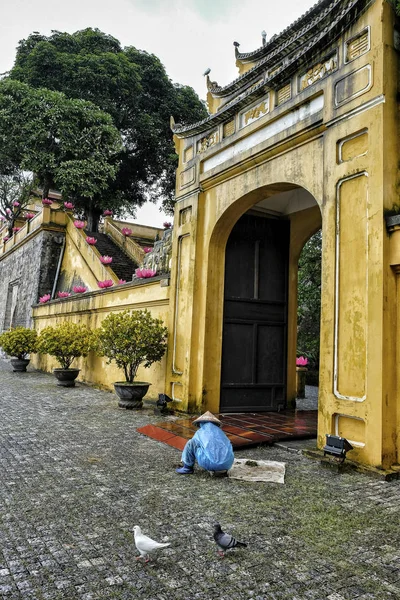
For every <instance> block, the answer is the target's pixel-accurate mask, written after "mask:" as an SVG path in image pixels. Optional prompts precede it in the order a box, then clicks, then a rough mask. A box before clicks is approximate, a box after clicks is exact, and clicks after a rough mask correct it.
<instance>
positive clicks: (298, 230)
mask: <svg viewBox="0 0 400 600" xmlns="http://www.w3.org/2000/svg"><path fill="white" fill-rule="evenodd" d="M260 197H262V200H260V199H259V198H260ZM251 200H252V201H253V204H252V205H250V208H248V204H249V201H251ZM254 200H258V201H256V202H254ZM238 207H240V208H241V210H242V216H241V217H238V219H237V220H236V222H235V223H233V224H232V215H235V217H236V214H237V209H238ZM244 207H246V208H247V210H244V211H243V208H244ZM247 217H249V218H252V219H253V220H254V219H255V220H256V222H257V219H259V220H260V225H261V223H263V222H264V223H263V224H262V230H260V231H258V233H257V235H256V237H257V240H252V241H251V242H250V244H246V246H248V248H247V249H248V250H249V251H251V250H250V247H253V241H254V242H255V243H254V248H255V251H256V252H257V253H258V258H257V257H254V258H255V261H258V264H254V263H253V265H252V264H248V262H249V261H248V257H247V258H245V260H244V263H243V265H245V264H246V262H247V264H248V269H249V270H250V271H252V274H251V277H253V274H254V269H257V268H258V269H259V277H261V276H262V277H264V278H266V279H265V281H264V282H262V281H261V280H260V279H259V281H258V282H257V284H256V285H257V287H258V293H257V291H256V295H258V297H259V302H257V301H256V299H255V298H254V297H253V298H247V299H246V298H245V296H246V291H245V290H246V286H247V285H249V286H250V288H251V287H252V283H251V281H249V277H248V273H247V276H246V277H245V279H246V280H247V283H245V284H244V288H243V286H242V290H243V293H242V294H241V295H242V298H238V300H237V301H236V302H235V300H236V298H235V293H234V292H233V293H231V292H228V293H227V290H226V251H227V249H228V251H229V240H230V239H231V238H232V232H233V233H235V228H237V226H238V224H240V222H241V221H242V220H243V219H244V218H247ZM227 222H229V223H230V228H229V229H228V227H227ZM265 227H266V229H265ZM320 227H321V212H320V209H319V207H318V204H317V202H316V200H315V199H314V198H313V196H312V195H311V194H310V193H309V192H308V191H307V190H306V189H305V188H303V187H299V186H295V185H294V184H291V183H279V184H274V185H270V186H263V188H261V189H258V190H254V191H253V193H251V194H250V195H248V196H247V197H246V198H240V199H238V201H237V206H236V207H234V206H232V205H231V210H229V211H227V213H226V214H225V215H224V216H223V217H222V218H221V220H220V221H219V222H218V223H217V224H216V226H215V230H214V233H213V235H212V236H211V240H210V246H209V249H210V260H209V266H210V270H211V273H210V279H214V280H215V275H216V273H218V274H219V275H218V277H219V279H220V281H219V282H218V284H217V285H216V287H214V288H213V291H212V292H211V286H209V289H208V291H209V293H208V294H207V308H206V321H207V322H208V323H213V326H212V327H211V328H210V329H209V331H212V332H213V335H207V336H206V338H205V342H204V355H205V361H204V366H205V371H204V380H203V382H204V389H205V390H206V391H210V390H214V393H213V395H212V409H213V410H222V409H228V410H230V411H235V410H241V411H243V410H244V411H246V410H280V409H283V408H285V407H287V406H288V405H290V403H291V401H292V400H293V399H294V398H295V395H296V381H295V377H296V374H295V357H296V337H297V334H296V328H297V262H298V257H299V254H300V252H301V249H302V247H303V245H304V243H305V241H306V240H307V239H308V238H309V237H310V236H311V235H312V234H313V233H314V232H315V231H317V230H318V229H319V228H320ZM274 229H275V230H279V231H282V232H283V231H284V230H286V232H287V233H286V235H287V240H286V241H285V244H284V245H282V243H279V242H278V245H279V246H280V248H281V252H280V256H281V257H282V259H283V260H284V261H285V267H284V268H285V274H284V277H283V278H281V280H280V285H284V289H283V288H281V294H282V295H283V296H284V297H285V301H284V306H282V305H281V302H282V301H283V299H282V298H281V299H279V300H278V299H277V298H276V296H275V294H274V293H273V294H272V295H271V293H270V292H269V291H268V290H269V289H270V287H269V286H270V285H272V286H274V285H276V284H277V283H278V282H277V281H275V282H272V281H268V280H267V279H268V277H271V276H272V277H276V276H277V272H276V270H274V269H272V270H271V269H270V268H268V267H266V268H265V269H262V268H261V267H262V265H261V264H260V258H261V261H264V262H265V261H266V260H268V258H267V256H266V255H265V252H271V251H272V252H273V245H274V244H276V243H277V240H279V238H280V236H281V233H280V232H279V233H278V235H274V234H273V232H274ZM262 231H264V233H262ZM268 231H269V232H270V233H269V234H268ZM260 233H261V237H260V235H259V234H260ZM271 234H272V237H274V241H272V240H271V241H270V243H264V241H263V239H262V237H263V235H266V236H268V235H270V236H271ZM284 235H285V234H284ZM235 239H236V241H237V239H238V238H237V234H236V238H235ZM281 241H282V240H281ZM236 250H237V249H236ZM236 250H235V251H236ZM235 251H234V252H235ZM263 252H264V256H263V257H262V256H261V255H262V253H263ZM283 257H285V258H283ZM272 259H273V261H274V262H275V261H276V260H278V254H276V255H275V256H273V257H272ZM233 260H235V258H233ZM250 262H251V261H250ZM237 266H238V271H237V277H238V278H240V276H241V274H240V270H239V266H240V265H239V263H238V265H237ZM232 269H235V266H234V265H231V270H232ZM262 273H263V274H262ZM233 276H234V275H233ZM278 277H279V275H278ZM239 285H240V284H239ZM253 289H254V288H253ZM229 296H231V297H229ZM238 296H240V294H239V295H238ZM244 306H247V307H248V309H249V308H250V312H249V313H248V315H247V324H245V323H244V321H246V319H243V315H240V314H239V313H240V311H241V310H242V308H243V307H244ZM279 306H281V309H279V308H278V307H279ZM268 307H269V308H268ZM269 309H271V310H272V313H275V314H272V313H271V310H269ZM227 310H228V311H231V313H230V314H229V316H228V317H227V315H226V311H227ZM253 310H256V311H257V313H259V314H257V315H254V314H253ZM232 311H233V313H232ZM238 311H239V312H238ZM260 311H261V312H262V313H263V316H262V315H261V314H260ZM268 313H271V314H268ZM224 319H225V331H226V321H227V319H228V321H229V325H228V327H230V330H231V331H230V333H228V335H226V334H225V338H226V339H225V340H224ZM274 320H275V323H273V321H274ZM262 321H264V324H262ZM235 322H236V323H238V324H239V326H238V329H239V330H240V329H241V328H242V327H243V328H244V329H245V330H246V333H245V337H246V335H247V336H250V337H251V340H252V342H251V343H252V344H254V343H256V338H257V343H258V344H261V346H262V345H264V349H262V348H261V347H260V348H259V351H256V350H254V352H255V354H256V355H257V356H254V362H253V365H252V373H251V376H250V373H249V371H248V368H247V372H246V373H244V372H242V371H240V365H241V364H242V366H243V360H244V359H245V357H246V356H247V358H248V353H246V352H243V353H240V351H237V350H236V359H235V360H234V364H233V365H232V368H231V370H230V372H231V373H232V374H235V373H236V374H237V375H238V378H237V381H236V382H235V381H231V382H229V381H228V380H227V379H226V377H229V376H230V375H226V376H224V369H225V374H226V367H227V365H229V357H228V359H227V354H226V353H227V352H229V350H228V348H233V346H234V347H235V348H236V349H237V348H238V346H240V344H241V343H242V342H241V340H240V339H236V340H235V335H237V333H236V334H235V333H234V332H233V329H234V323H235ZM258 325H260V327H261V331H260V330H258V332H257V333H255V330H257V329H258ZM250 328H252V329H253V330H254V335H255V336H256V338H255V337H254V335H253V333H250ZM268 328H269V329H268ZM271 335H273V336H274V337H275V340H274V341H272V340H270V337H271ZM239 338H240V334H239ZM270 342H271V343H272V344H274V343H276V344H278V346H279V352H280V354H281V356H280V358H279V360H278V361H277V360H275V359H274V358H273V357H272V355H271V351H272V346H271V343H270ZM224 347H225V350H224ZM224 352H225V354H224ZM241 354H243V356H241ZM263 361H271V368H272V367H273V368H272V370H271V369H269V368H265V365H264V363H263ZM245 371H246V369H245ZM278 372H279V382H277V381H274V378H275V377H276V376H277V375H278ZM221 376H222V380H221ZM249 379H250V381H249ZM251 381H252V383H253V384H251ZM240 382H242V383H243V385H240ZM221 384H222V387H221ZM223 389H225V394H224V391H223ZM250 389H252V390H253V391H252V394H253V397H254V395H256V396H259V399H258V400H256V401H255V402H253V403H251V401H250V400H249V399H248V400H244V397H245V396H246V392H245V390H250ZM235 390H236V392H235ZM271 390H273V391H272V392H271V394H272V395H270V391H271ZM235 393H236V394H237V395H238V396H239V395H240V398H238V400H237V401H236V402H235V401H229V399H228V398H229V396H230V395H234V394H235ZM208 396H210V394H209V393H208ZM227 396H228V398H227ZM267 397H268V398H269V399H268V400H267ZM263 399H265V403H264V400H263ZM208 401H210V399H208ZM246 404H247V406H246Z"/></svg>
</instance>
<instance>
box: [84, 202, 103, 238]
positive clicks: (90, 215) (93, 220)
mask: <svg viewBox="0 0 400 600" xmlns="http://www.w3.org/2000/svg"><path fill="white" fill-rule="evenodd" d="M100 217H101V209H100V208H99V207H98V206H95V204H94V203H93V200H90V202H89V206H88V209H87V211H86V219H87V227H86V228H87V230H88V231H94V232H97V231H98V230H99V221H100Z"/></svg>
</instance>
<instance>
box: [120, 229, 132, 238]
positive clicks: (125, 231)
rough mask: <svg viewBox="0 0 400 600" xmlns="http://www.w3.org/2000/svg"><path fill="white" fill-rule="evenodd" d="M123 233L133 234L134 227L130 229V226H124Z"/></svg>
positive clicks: (126, 234)
mask: <svg viewBox="0 0 400 600" xmlns="http://www.w3.org/2000/svg"><path fill="white" fill-rule="evenodd" d="M121 233H123V234H124V235H125V236H129V235H132V229H130V228H129V227H123V228H122V229H121Z"/></svg>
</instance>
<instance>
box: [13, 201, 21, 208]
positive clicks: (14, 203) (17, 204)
mask: <svg viewBox="0 0 400 600" xmlns="http://www.w3.org/2000/svg"><path fill="white" fill-rule="evenodd" d="M12 205H13V206H16V207H17V206H20V203H19V202H17V200H15V202H13V203H12Z"/></svg>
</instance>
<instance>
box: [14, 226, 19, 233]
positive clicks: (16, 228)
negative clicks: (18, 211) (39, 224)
mask: <svg viewBox="0 0 400 600" xmlns="http://www.w3.org/2000/svg"><path fill="white" fill-rule="evenodd" d="M20 229H21V227H13V228H12V230H13V232H14V233H17V231H19V230H20Z"/></svg>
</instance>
